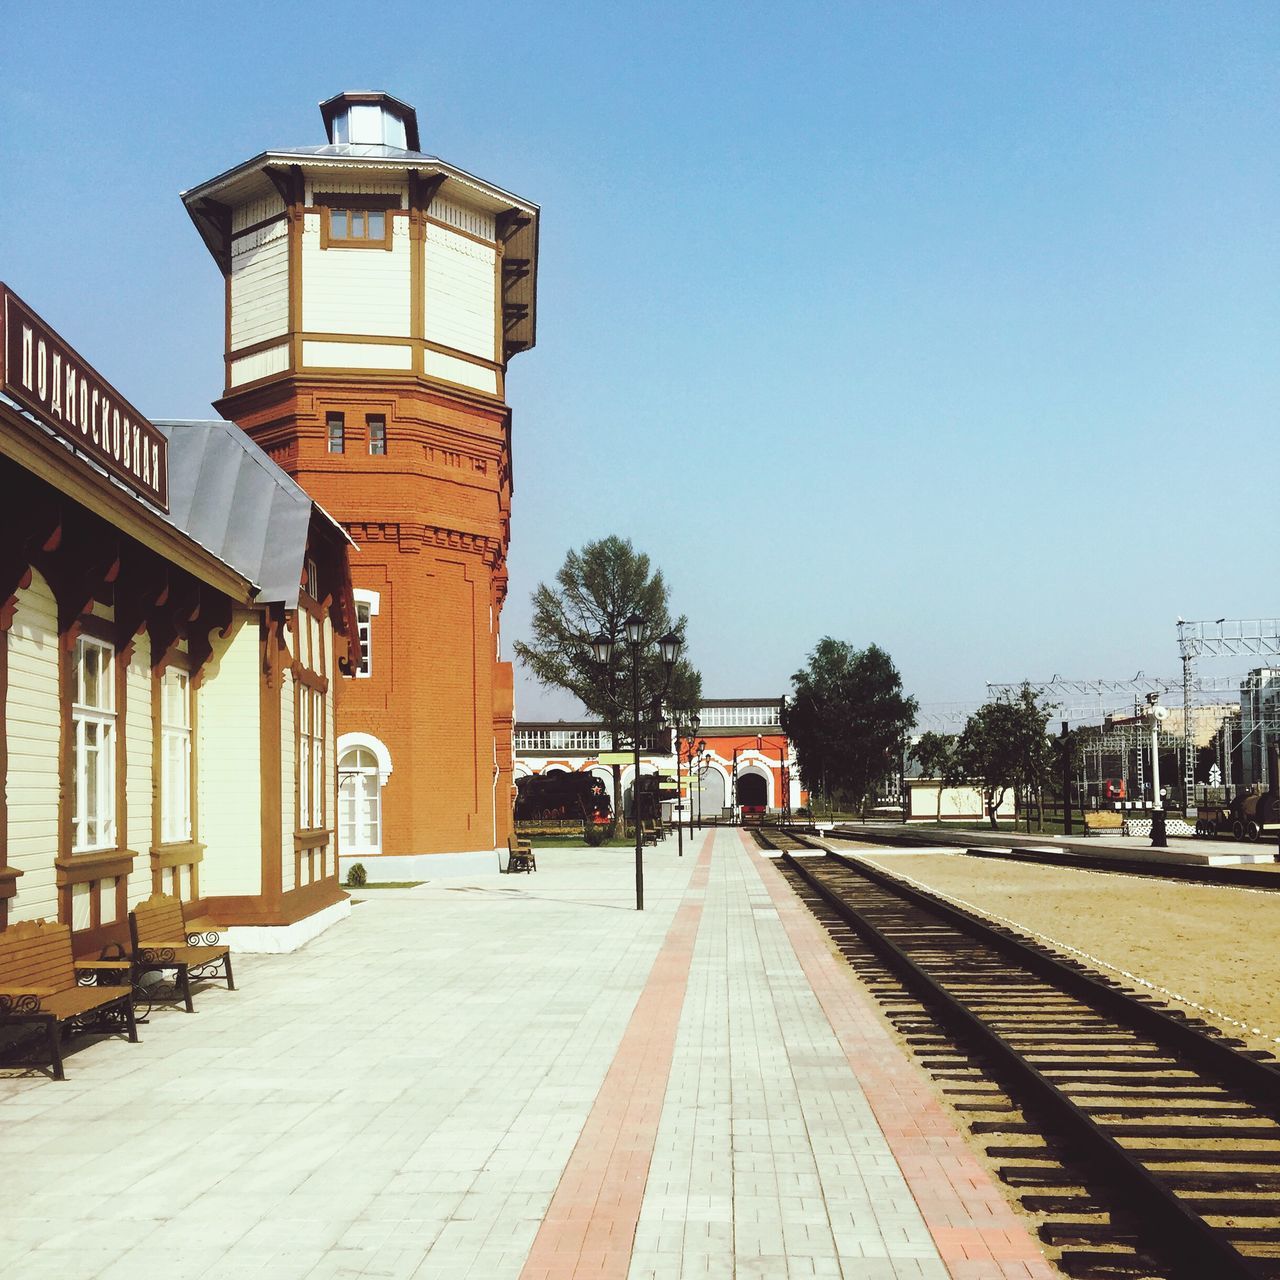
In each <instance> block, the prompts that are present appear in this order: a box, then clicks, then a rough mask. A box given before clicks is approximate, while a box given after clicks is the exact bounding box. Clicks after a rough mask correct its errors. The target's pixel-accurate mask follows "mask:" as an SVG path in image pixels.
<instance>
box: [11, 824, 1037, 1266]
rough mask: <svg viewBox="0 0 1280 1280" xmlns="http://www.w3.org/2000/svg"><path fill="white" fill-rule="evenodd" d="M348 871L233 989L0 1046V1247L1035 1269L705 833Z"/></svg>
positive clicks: (754, 864)
mask: <svg viewBox="0 0 1280 1280" xmlns="http://www.w3.org/2000/svg"><path fill="white" fill-rule="evenodd" d="M539 868H540V869H539V871H538V872H537V873H536V874H535V875H532V876H519V877H506V876H498V875H489V876H482V877H478V878H475V879H474V880H472V881H470V882H468V883H466V884H460V883H458V882H456V881H449V882H441V883H438V884H435V885H424V886H421V887H419V888H416V889H408V890H387V891H369V892H368V893H366V894H365V895H363V896H364V897H365V899H366V900H365V901H363V902H361V903H360V904H359V905H357V906H356V907H355V909H354V911H353V913H352V916H351V918H350V920H349V921H347V922H346V923H344V924H342V925H340V926H338V927H336V928H334V929H332V930H330V931H329V932H328V933H326V934H324V935H323V936H321V937H320V938H318V939H316V940H315V941H313V942H312V943H311V944H309V946H308V947H307V948H306V949H305V950H303V951H301V952H298V953H296V954H294V955H287V956H246V957H244V959H243V962H242V963H238V964H237V966H236V976H237V981H238V984H239V986H240V988H241V989H240V990H239V991H236V992H227V991H224V990H220V989H218V988H216V987H209V988H207V989H205V990H204V991H203V992H202V993H201V994H200V996H199V997H198V999H197V1010H198V1012H197V1013H196V1014H195V1015H186V1014H184V1013H181V1012H179V1011H176V1010H174V1011H169V1010H164V1011H161V1012H158V1013H156V1014H155V1015H153V1017H152V1019H151V1021H150V1022H149V1023H148V1024H147V1025H146V1026H144V1027H143V1028H142V1040H143V1043H142V1044H140V1045H136V1046H135V1045H129V1044H126V1043H123V1042H120V1041H103V1042H101V1043H97V1044H92V1045H89V1046H87V1047H86V1048H84V1049H83V1050H82V1051H80V1052H73V1053H72V1054H70V1055H69V1056H68V1059H67V1071H68V1080H67V1082H66V1083H65V1084H55V1083H53V1082H51V1081H49V1080H47V1078H44V1077H39V1076H34V1075H18V1074H15V1073H14V1072H13V1071H12V1070H7V1071H4V1072H3V1073H0V1168H2V1169H3V1170H4V1173H3V1203H4V1212H3V1214H0V1274H3V1275H21V1276H23V1277H24V1280H28V1278H34V1277H43V1276H57V1277H60V1278H62V1280H79V1278H81V1277H85V1278H87V1277H102V1278H104V1280H126V1278H127V1280H137V1278H138V1277H139V1276H143V1277H147V1276H157V1277H160V1276H163V1277H165V1278H166V1280H196V1278H197V1277H208V1278H209V1280H214V1278H217V1280H223V1278H225V1280H234V1278H236V1277H257V1278H259V1280H293V1278H295V1277H296V1278H297V1280H302V1278H303V1277H314V1278H315V1280H322V1278H324V1277H356V1276H367V1277H391V1278H393V1280H395V1278H399V1277H405V1278H408V1277H415V1278H417V1280H453V1278H457V1280H462V1278H463V1277H467V1278H474V1280H507V1278H510V1280H568V1278H569V1277H575V1278H577V1277H581V1278H583V1280H585V1278H586V1277H592V1278H593V1280H594V1278H597V1277H599V1278H605V1277H616V1278H617V1280H684V1278H685V1277H734V1276H761V1277H778V1278H783V1277H801V1276H803V1277H824V1276H826V1277H858V1278H859V1280H891V1278H893V1280H896V1278H898V1277H903V1278H905V1277H911V1278H912V1280H935V1278H936V1280H943V1278H945V1277H953V1278H954V1280H987V1278H988V1277H990V1278H992V1280H994V1278H995V1277H1000V1278H1001V1280H1007V1278H1013V1277H1018V1278H1028V1277H1031V1278H1035V1280H1047V1278H1048V1277H1050V1276H1053V1275H1055V1274H1056V1272H1055V1271H1054V1270H1053V1269H1052V1268H1051V1267H1050V1266H1049V1265H1048V1264H1047V1263H1046V1262H1045V1261H1044V1260H1043V1258H1042V1257H1041V1255H1040V1253H1039V1251H1038V1249H1037V1247H1036V1244H1035V1241H1034V1240H1033V1239H1032V1237H1031V1235H1030V1234H1029V1232H1028V1231H1027V1229H1026V1227H1025V1226H1024V1225H1023V1223H1022V1220H1020V1219H1019V1218H1018V1217H1017V1216H1016V1215H1015V1214H1013V1213H1012V1211H1011V1210H1010V1209H1009V1208H1008V1207H1007V1205H1006V1204H1005V1201H1004V1199H1003V1197H1002V1195H1001V1193H1000V1192H999V1190H998V1189H997V1188H996V1187H995V1186H994V1184H993V1183H992V1182H991V1180H990V1178H989V1176H988V1175H987V1173H986V1172H985V1170H984V1169H983V1167H982V1166H981V1164H980V1163H979V1162H978V1161H977V1160H976V1159H975V1158H974V1157H973V1156H972V1154H971V1153H970V1151H969V1149H968V1147H967V1146H966V1144H965V1143H964V1141H963V1140H962V1139H961V1138H960V1136H959V1135H958V1133H957V1132H956V1131H955V1130H954V1128H953V1127H952V1125H951V1123H950V1120H949V1118H948V1116H947V1115H946V1113H945V1112H944V1111H943V1110H942V1109H941V1108H940V1106H939V1105H938V1104H937V1102H936V1100H935V1099H934V1095H933V1093H932V1091H931V1088H930V1086H929V1084H928V1083H927V1081H926V1080H925V1079H924V1078H923V1076H922V1075H921V1074H920V1073H919V1072H918V1071H917V1069H916V1068H915V1067H914V1066H913V1065H912V1064H911V1063H910V1062H909V1061H908V1060H907V1059H906V1058H905V1057H904V1056H903V1054H902V1053H901V1051H900V1050H899V1049H898V1048H897V1046H896V1045H895V1044H894V1042H893V1040H892V1039H891V1037H890V1035H889V1033H888V1032H887V1031H886V1030H885V1028H884V1025H883V1023H882V1022H881V1021H880V1019H879V1016H878V1015H877V1014H876V1013H875V1011H874V1008H873V1006H872V1004H871V1002H870V1000H869V998H868V997H866V996H865V995H864V994H863V992H862V991H861V989H860V988H859V987H858V986H857V985H856V983H855V981H854V979H853V978H852V976H851V975H850V973H849V971H848V969H847V968H846V967H845V966H844V965H843V964H842V962H840V961H839V960H838V958H837V957H835V956H834V955H833V953H832V951H831V949H830V947H829V945H828V943H827V939H826V936H825V934H824V933H823V931H822V930H821V929H820V928H819V927H818V926H817V925H816V923H815V922H814V921H813V920H812V918H811V917H810V916H809V914H808V912H807V911H806V910H805V909H804V908H803V906H802V905H801V904H799V902H798V901H797V900H796V899H795V898H794V897H793V896H792V894H791V892H790V890H789V889H788V888H787V886H786V885H785V883H784V882H783V881H782V879H781V877H780V876H779V875H778V874H777V872H776V870H775V869H774V867H773V866H772V865H770V864H769V863H768V861H767V860H766V859H765V858H763V857H762V856H761V855H760V854H759V853H758V852H757V851H756V850H755V849H754V848H753V847H752V846H751V844H750V842H749V841H748V840H747V839H746V838H745V837H744V836H743V835H742V833H740V832H738V831H735V830H721V831H719V832H714V833H710V834H707V835H706V836H704V837H700V838H699V839H698V840H697V841H696V842H695V843H694V844H693V845H692V846H689V845H687V846H686V856H685V857H684V858H683V859H679V858H677V857H676V853H675V841H674V840H673V839H668V840H667V841H665V842H664V843H663V844H662V845H661V846H660V847H659V848H657V849H656V850H649V851H647V853H646V908H647V909H646V910H645V911H644V912H643V913H639V912H636V911H635V910H634V898H633V876H632V862H631V859H630V857H629V855H627V854H626V853H625V852H620V851H616V850H608V851H602V850H581V849H579V850H566V851H563V852H560V851H550V850H548V851H545V852H543V851H539Z"/></svg>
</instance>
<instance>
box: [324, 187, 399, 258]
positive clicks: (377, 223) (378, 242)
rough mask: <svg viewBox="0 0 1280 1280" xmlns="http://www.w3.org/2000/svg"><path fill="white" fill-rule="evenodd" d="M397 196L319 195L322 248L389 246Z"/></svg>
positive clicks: (384, 247) (397, 205) (396, 206)
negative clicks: (392, 214)
mask: <svg viewBox="0 0 1280 1280" xmlns="http://www.w3.org/2000/svg"><path fill="white" fill-rule="evenodd" d="M399 203H400V202H399V200H398V199H397V198H396V197H395V196H353V195H344V194H336V193H335V194H330V195H321V194H317V195H316V204H318V205H319V206H320V214H321V219H320V247H321V248H322V249H390V248H391V211H392V209H395V208H398V207H399Z"/></svg>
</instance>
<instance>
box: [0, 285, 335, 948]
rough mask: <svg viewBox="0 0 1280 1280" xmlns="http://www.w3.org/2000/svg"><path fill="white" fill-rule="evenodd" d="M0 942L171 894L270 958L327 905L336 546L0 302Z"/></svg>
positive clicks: (276, 491)
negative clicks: (18, 927) (22, 930)
mask: <svg viewBox="0 0 1280 1280" xmlns="http://www.w3.org/2000/svg"><path fill="white" fill-rule="evenodd" d="M0 305H2V307H3V311H2V314H0V324H2V326H3V339H2V341H0V352H2V353H3V354H2V356H0V360H2V362H3V363H2V366H0V492H3V494H4V502H3V503H2V504H0V780H2V781H3V787H2V788H0V929H3V928H7V927H8V926H10V925H12V924H15V923H17V922H19V921H26V920H33V919H40V918H44V919H50V920H58V921H61V922H63V923H65V924H68V925H70V926H71V928H72V931H73V935H72V936H73V940H74V944H75V949H76V951H77V954H81V955H96V954H97V953H98V951H99V949H100V948H101V947H102V946H103V945H104V944H105V943H107V942H109V941H112V940H120V939H124V938H127V913H128V911H129V910H130V908H131V907H133V906H134V905H135V904H136V903H137V902H139V901H140V900H142V899H144V898H147V897H149V896H150V895H151V894H152V893H153V892H165V893H172V894H175V895H177V896H178V897H180V898H182V899H183V900H184V901H185V902H186V903H188V904H190V910H189V912H188V914H189V915H190V914H200V915H203V916H205V917H207V918H210V919H212V920H214V921H216V922H217V923H218V924H219V925H221V926H224V927H229V928H231V929H233V930H234V931H235V932H234V940H235V943H236V945H237V946H238V947H240V948H241V949H248V950H253V949H263V950H283V949H290V948H291V947H292V946H294V945H297V944H298V943H299V942H300V941H302V940H305V937H307V936H310V935H311V934H312V933H314V932H316V931H318V929H319V928H320V927H323V925H324V924H325V923H327V922H328V921H329V920H331V919H333V918H336V916H337V915H340V914H342V911H343V910H344V909H345V907H346V906H347V903H346V899H345V895H344V894H343V893H342V891H341V889H340V887H339V881H338V875H337V856H336V855H337V848H336V845H337V831H336V810H337V794H336V792H337V779H336V768H335V759H336V736H335V728H334V695H335V687H336V685H337V683H338V679H339V670H340V667H341V666H343V665H346V664H349V662H350V660H351V659H352V657H353V656H354V658H355V660H357V661H358V656H359V649H358V640H357V639H356V620H355V608H354V598H353V595H352V588H351V581H350V570H349V562H348V545H349V542H348V539H347V537H346V535H345V534H344V533H343V531H342V530H341V529H340V528H339V527H338V526H337V525H336V524H335V523H334V522H333V521H332V520H331V519H330V518H329V517H328V516H327V515H326V514H325V513H324V512H323V511H322V510H321V509H320V508H318V507H317V506H316V505H315V504H314V503H313V502H312V501H311V499H310V498H309V497H308V496H307V495H306V494H305V493H303V492H302V491H301V490H300V489H299V488H298V487H297V485H295V484H294V483H293V482H292V481H291V480H290V479H289V478H288V477H287V476H286V475H285V474H284V473H283V472H282V471H280V470H279V468H277V467H276V466H275V465H274V464H273V463H271V462H270V461H269V460H268V459H267V458H265V457H264V456H263V455H262V454H261V452H260V450H258V449H257V447H256V446H255V445H254V444H253V443H252V442H251V441H250V440H249V439H248V438H247V437H246V436H244V434H243V433H242V432H240V431H238V430H237V429H236V428H235V427H234V426H232V425H231V424H229V423H226V422H208V423H173V424H156V423H152V422H149V421H148V420H147V419H145V418H144V417H143V416H142V415H141V414H139V413H138V412H137V411H136V410H135V409H134V408H133V407H132V406H131V405H130V404H129V402H128V401H126V400H125V399H124V398H123V397H122V396H121V395H119V393H117V392H116V391H115V389H114V388H113V387H112V386H111V385H110V384H109V383H107V382H106V380H105V379H103V378H102V377H101V376H100V375H99V374H98V373H97V372H96V371H95V370H94V369H93V368H92V366H91V365H90V364H89V363H88V362H87V361H86V360H85V359H84V358H83V357H82V356H80V355H79V353H78V352H76V351H75V350H74V348H72V347H71V346H70V345H68V344H67V343H66V342H65V341H63V339H62V338H60V337H59V336H58V334H56V333H55V332H54V331H53V330H52V329H51V328H50V327H49V326H48V325H47V324H45V323H44V322H43V321H42V320H41V319H40V317H39V316H38V315H36V313H35V312H34V311H32V310H31V309H30V308H29V307H27V306H26V305H25V304H24V303H23V302H22V301H21V300H20V299H19V298H17V297H16V296H15V295H14V294H13V293H12V292H10V291H9V290H8V289H7V288H5V287H4V286H2V285H0Z"/></svg>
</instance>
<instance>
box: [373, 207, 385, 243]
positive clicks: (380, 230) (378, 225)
mask: <svg viewBox="0 0 1280 1280" xmlns="http://www.w3.org/2000/svg"><path fill="white" fill-rule="evenodd" d="M386 216H387V215H386V214H385V213H383V212H382V210H381V209H373V210H370V212H369V239H370V240H381V239H382V238H383V236H385V235H386V224H385V222H384V219H385V218H386Z"/></svg>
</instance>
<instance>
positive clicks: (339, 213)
mask: <svg viewBox="0 0 1280 1280" xmlns="http://www.w3.org/2000/svg"><path fill="white" fill-rule="evenodd" d="M329 236H330V238H331V239H334V240H345V239H346V238H347V211H346V210H345V209H330V210H329Z"/></svg>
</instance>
